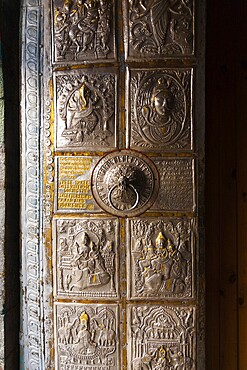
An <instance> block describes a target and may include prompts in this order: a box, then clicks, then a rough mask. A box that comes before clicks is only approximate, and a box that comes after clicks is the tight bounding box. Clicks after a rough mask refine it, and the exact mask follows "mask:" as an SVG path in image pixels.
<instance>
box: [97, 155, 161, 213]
mask: <svg viewBox="0 0 247 370" xmlns="http://www.w3.org/2000/svg"><path fill="white" fill-rule="evenodd" d="M158 178H159V175H158V171H157V169H156V167H155V165H154V163H153V162H152V161H151V160H150V159H149V158H148V157H146V156H145V155H143V154H141V153H138V152H136V151H130V150H121V151H117V152H112V153H109V154H107V155H105V156H104V157H103V158H102V159H101V160H100V161H99V162H98V163H97V164H96V166H95V168H94V171H93V176H92V193H93V196H94V199H95V200H96V202H97V203H98V205H99V206H100V207H101V208H102V209H103V210H105V211H106V212H109V213H111V214H114V215H117V216H120V217H126V216H137V215H139V214H141V213H143V212H145V211H146V210H147V209H148V208H150V207H151V205H152V204H153V202H154V200H155V198H156V196H157V193H158V185H159V182H158Z"/></svg>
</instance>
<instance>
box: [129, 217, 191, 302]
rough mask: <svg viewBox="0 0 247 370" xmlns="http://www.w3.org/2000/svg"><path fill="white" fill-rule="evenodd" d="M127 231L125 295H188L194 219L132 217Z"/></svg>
mask: <svg viewBox="0 0 247 370" xmlns="http://www.w3.org/2000/svg"><path fill="white" fill-rule="evenodd" d="M127 230H128V231H127V233H128V234H127V240H128V296H129V298H132V299H137V298H138V299H145V300H146V299H147V298H148V299H169V298H172V299H178V300H184V299H187V298H192V297H193V291H194V286H193V285H194V278H193V275H194V258H195V257H194V247H195V235H194V230H195V220H192V219H188V218H159V219H157V217H156V218H139V219H137V218H136V219H133V220H131V221H129V222H128V228H127Z"/></svg>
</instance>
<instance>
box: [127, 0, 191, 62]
mask: <svg viewBox="0 0 247 370" xmlns="http://www.w3.org/2000/svg"><path fill="white" fill-rule="evenodd" d="M192 10H193V5H192V1H183V0H179V1H177V0H147V1H146V0H140V1H138V0H129V20H130V24H129V35H130V55H131V56H137V55H140V54H141V55H142V56H150V57H151V56H162V55H181V54H191V53H192V52H193V27H192V21H193V14H192ZM185 25H186V26H185ZM185 28H186V31H185Z"/></svg>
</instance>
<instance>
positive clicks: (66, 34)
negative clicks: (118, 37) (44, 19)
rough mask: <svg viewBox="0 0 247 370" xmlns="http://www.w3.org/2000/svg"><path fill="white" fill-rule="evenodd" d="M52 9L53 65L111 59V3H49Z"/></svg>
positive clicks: (59, 0) (77, 0) (113, 52)
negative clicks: (54, 63)
mask: <svg viewBox="0 0 247 370" xmlns="http://www.w3.org/2000/svg"><path fill="white" fill-rule="evenodd" d="M52 10H53V14H52V18H53V19H52V20H53V22H52V23H53V59H54V61H55V62H56V63H60V64H62V63H66V64H68V63H70V64H73V63H78V62H85V61H87V62H90V61H91V62H95V61H112V60H114V59H115V57H116V50H115V2H114V1H113V0H110V1H109V0H107V1H106V0H101V1H95V0H94V1H91V0H86V1H82V0H53V2H52Z"/></svg>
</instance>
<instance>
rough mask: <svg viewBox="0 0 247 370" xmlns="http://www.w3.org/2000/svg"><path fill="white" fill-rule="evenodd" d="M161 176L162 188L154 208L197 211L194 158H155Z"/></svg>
mask: <svg viewBox="0 0 247 370" xmlns="http://www.w3.org/2000/svg"><path fill="white" fill-rule="evenodd" d="M154 163H155V165H156V167H157V169H158V172H159V176H160V189H159V194H158V197H157V199H156V201H155V203H154V205H153V207H152V208H153V209H157V210H164V211H187V212H193V211H195V208H196V204H195V180H194V176H195V174H194V159H191V158H173V159H163V158H160V159H158V158H155V159H154Z"/></svg>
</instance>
